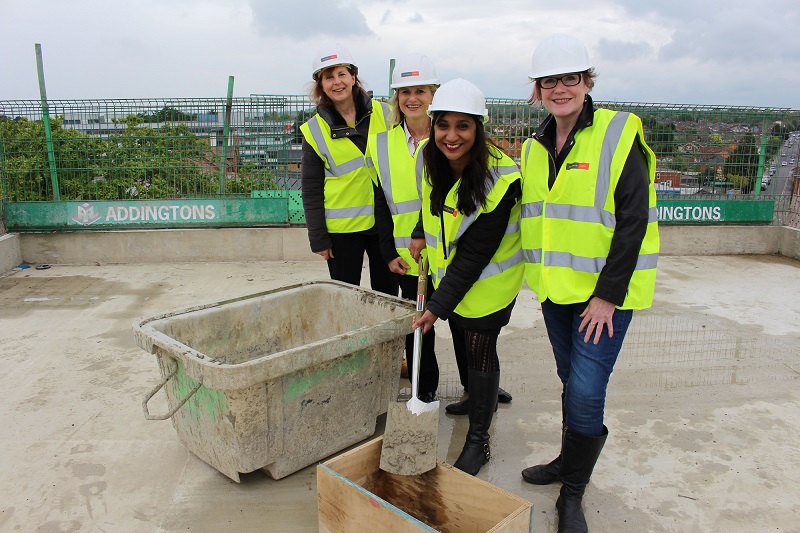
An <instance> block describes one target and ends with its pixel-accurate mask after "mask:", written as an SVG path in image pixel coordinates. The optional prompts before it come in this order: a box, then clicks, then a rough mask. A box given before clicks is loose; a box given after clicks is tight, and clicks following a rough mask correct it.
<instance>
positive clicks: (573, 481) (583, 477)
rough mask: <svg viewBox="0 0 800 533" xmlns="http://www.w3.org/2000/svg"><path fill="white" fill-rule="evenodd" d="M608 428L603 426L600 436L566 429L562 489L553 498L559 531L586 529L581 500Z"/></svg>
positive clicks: (572, 532)
mask: <svg viewBox="0 0 800 533" xmlns="http://www.w3.org/2000/svg"><path fill="white" fill-rule="evenodd" d="M607 437H608V428H606V427H605V426H603V434H602V435H600V436H599V437H587V436H586V435H581V434H579V433H575V432H572V431H570V430H567V431H565V432H564V443H563V445H562V448H561V456H562V459H561V468H560V469H559V472H558V476H559V478H560V479H561V483H562V485H561V493H560V494H559V496H558V500H556V509H557V510H558V532H559V533H587V532H588V531H589V529H588V527H587V526H586V518H585V517H584V516H583V509H581V501H582V500H583V493H584V492H585V491H586V485H587V484H588V483H589V478H591V477H592V471H593V470H594V465H595V464H597V458H598V457H600V450H602V449H603V445H604V444H605V443H606V438H607Z"/></svg>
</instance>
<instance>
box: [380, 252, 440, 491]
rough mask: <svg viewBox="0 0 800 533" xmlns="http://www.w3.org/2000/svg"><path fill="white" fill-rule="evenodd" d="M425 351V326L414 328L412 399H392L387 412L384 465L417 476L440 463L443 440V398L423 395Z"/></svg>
mask: <svg viewBox="0 0 800 533" xmlns="http://www.w3.org/2000/svg"><path fill="white" fill-rule="evenodd" d="M427 268H428V262H427V261H426V260H423V259H422V258H420V261H419V281H418V283H417V310H416V314H415V315H414V319H415V320H418V319H419V317H421V316H422V313H424V312H425V295H426V294H427V288H428V272H427ZM421 353H422V328H421V327H419V328H417V329H415V330H414V350H413V354H412V357H413V359H412V365H411V399H410V400H408V401H407V402H406V403H405V404H403V403H402V402H392V403H390V404H389V409H388V411H387V415H386V430H385V432H384V435H383V449H382V450H381V463H380V468H381V470H384V471H386V472H389V473H392V474H399V475H402V476H413V475H418V474H424V473H425V472H427V471H428V470H432V469H433V468H435V467H436V450H437V447H438V440H439V402H438V401H435V402H430V403H425V402H423V401H422V400H420V399H419V398H417V394H418V393H419V366H420V356H421Z"/></svg>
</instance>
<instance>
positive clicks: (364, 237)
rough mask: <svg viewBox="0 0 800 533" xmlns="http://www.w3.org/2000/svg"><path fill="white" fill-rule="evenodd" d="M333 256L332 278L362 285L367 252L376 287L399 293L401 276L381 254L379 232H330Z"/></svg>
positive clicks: (394, 293)
mask: <svg viewBox="0 0 800 533" xmlns="http://www.w3.org/2000/svg"><path fill="white" fill-rule="evenodd" d="M328 235H329V237H330V238H331V246H332V248H331V249H332V250H333V259H328V272H329V273H330V275H331V279H335V280H337V281H344V282H345V283H350V284H351V285H361V269H362V268H363V265H364V252H366V253H367V257H369V280H370V287H371V288H372V289H373V290H376V291H378V292H382V293H385V294H391V295H392V296H397V289H398V281H397V275H396V274H395V273H394V272H392V271H391V270H389V266H388V265H387V264H386V262H385V261H384V260H383V258H382V257H381V250H380V246H379V241H378V234H377V233H375V234H369V233H364V232H357V233H329V234H328Z"/></svg>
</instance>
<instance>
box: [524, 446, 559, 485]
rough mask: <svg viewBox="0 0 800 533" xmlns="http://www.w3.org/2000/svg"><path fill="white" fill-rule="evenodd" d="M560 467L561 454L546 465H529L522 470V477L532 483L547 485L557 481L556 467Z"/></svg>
mask: <svg viewBox="0 0 800 533" xmlns="http://www.w3.org/2000/svg"><path fill="white" fill-rule="evenodd" d="M560 467H561V454H558V457H556V458H555V459H553V460H552V461H550V462H549V463H547V464H546V465H536V466H529V467H528V468H526V469H525V470H523V471H522V479H524V480H525V481H527V482H528V483H533V484H534V485H549V484H550V483H553V482H555V481H558V469H559V468H560Z"/></svg>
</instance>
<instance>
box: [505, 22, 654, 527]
mask: <svg viewBox="0 0 800 533" xmlns="http://www.w3.org/2000/svg"><path fill="white" fill-rule="evenodd" d="M530 78H531V80H533V94H532V95H531V98H530V100H529V103H531V104H533V103H535V102H541V103H542V104H543V105H544V107H545V108H546V109H547V110H548V111H549V112H550V115H549V116H548V117H547V118H546V119H545V120H544V121H543V122H542V124H541V125H540V126H539V128H538V129H537V130H536V132H535V133H534V134H533V138H531V139H528V140H527V141H526V142H525V144H524V145H523V147H522V158H521V168H522V174H523V187H522V204H523V209H522V218H521V221H520V223H521V226H522V247H523V250H524V253H525V259H526V267H525V269H526V270H525V274H526V279H527V282H528V285H529V286H530V287H531V289H533V290H534V292H536V294H537V296H538V298H539V301H540V302H541V307H542V315H543V316H544V321H545V326H546V327H547V333H548V337H549V338H550V343H551V345H552V347H553V354H554V355H555V361H556V368H557V372H558V377H559V379H560V380H561V383H562V386H563V389H562V390H563V392H562V394H561V402H562V438H561V453H560V454H559V455H558V456H557V457H556V459H554V460H553V461H551V462H550V463H548V464H542V465H537V466H533V467H530V468H526V469H525V470H523V471H522V477H523V478H524V479H525V481H528V482H529V483H534V484H539V485H547V484H550V483H553V482H556V481H560V482H561V483H562V486H561V493H560V495H559V498H558V500H557V502H556V508H557V510H558V518H559V522H558V531H587V525H586V520H585V517H584V515H583V511H582V510H581V501H582V498H583V494H584V491H585V488H586V485H587V483H588V482H589V478H590V476H591V474H592V471H593V469H594V466H595V463H596V462H597V459H598V457H599V455H600V451H601V450H602V448H603V446H604V444H605V441H606V437H607V436H608V429H607V428H606V426H605V425H604V424H603V410H604V405H605V396H606V389H607V386H608V381H609V378H610V376H611V372H612V370H613V368H614V364H615V362H616V360H617V356H618V354H619V352H620V349H621V348H622V341H623V339H624V337H625V333H626V331H627V329H628V325H629V324H630V322H631V318H632V314H633V310H635V309H645V308H647V307H650V305H651V303H652V300H653V291H654V287H655V276H656V262H657V260H658V250H659V239H658V225H657V220H656V210H655V200H656V192H655V188H654V186H653V183H654V178H655V170H656V160H655V156H654V155H653V152H652V150H650V148H649V147H648V146H647V144H646V143H645V140H644V133H643V131H642V122H641V120H640V119H639V117H637V116H636V115H633V114H631V113H626V112H621V111H610V110H607V109H599V108H598V109H595V108H594V106H593V103H592V99H591V97H590V96H589V91H591V89H592V87H593V86H594V80H595V72H594V68H593V65H592V63H591V61H590V60H589V54H588V52H587V50H586V47H585V46H584V45H583V43H581V42H580V41H579V40H578V39H576V38H575V37H572V36H570V35H562V34H556V35H553V36H551V37H548V38H546V39H544V40H543V41H542V42H541V43H540V44H539V46H537V48H536V50H535V51H534V53H533V59H532V62H531V73H530Z"/></svg>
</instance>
